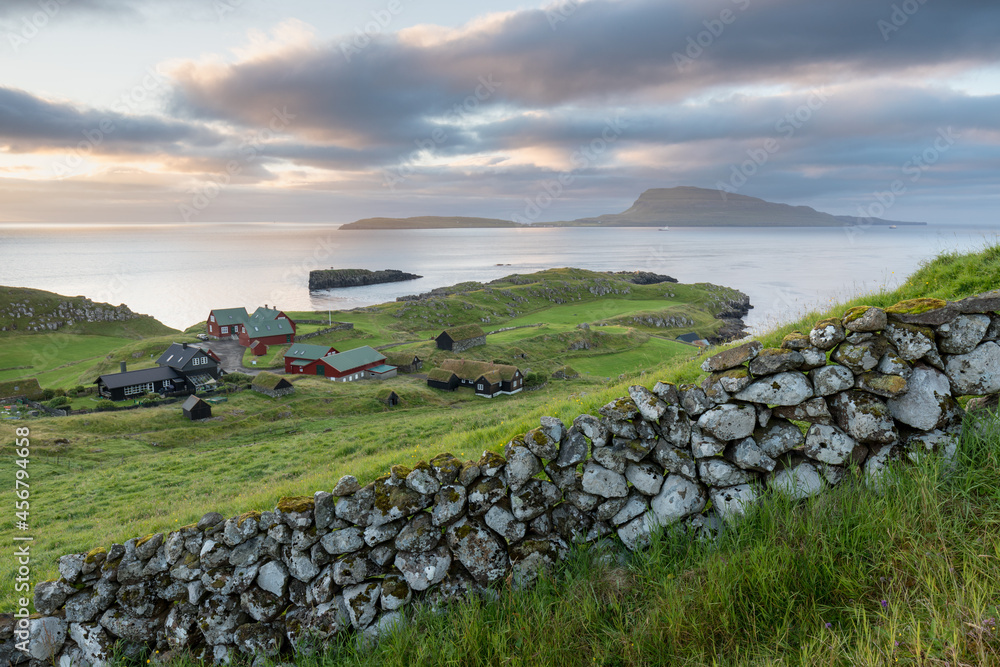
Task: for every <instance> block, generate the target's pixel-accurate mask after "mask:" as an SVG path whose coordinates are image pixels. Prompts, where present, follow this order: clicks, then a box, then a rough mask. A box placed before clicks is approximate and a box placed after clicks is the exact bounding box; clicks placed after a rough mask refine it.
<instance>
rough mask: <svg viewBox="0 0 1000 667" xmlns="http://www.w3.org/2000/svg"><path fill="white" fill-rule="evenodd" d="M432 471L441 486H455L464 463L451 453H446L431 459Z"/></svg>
mask: <svg viewBox="0 0 1000 667" xmlns="http://www.w3.org/2000/svg"><path fill="white" fill-rule="evenodd" d="M431 469H432V470H433V472H434V478H435V479H437V481H438V484H439V485H446V484H454V483H455V480H456V479H458V474H459V472H461V470H462V462H461V461H459V460H458V459H457V458H456V457H455V456H453V455H451V454H450V453H448V452H445V453H444V454H438V455H437V456H435V457H434V458H432V459H431ZM438 488H440V486H439V487H438ZM435 493H437V491H435Z"/></svg>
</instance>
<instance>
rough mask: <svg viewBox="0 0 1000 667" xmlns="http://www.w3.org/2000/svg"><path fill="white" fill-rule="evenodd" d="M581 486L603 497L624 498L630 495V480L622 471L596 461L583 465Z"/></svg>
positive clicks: (588, 491)
mask: <svg viewBox="0 0 1000 667" xmlns="http://www.w3.org/2000/svg"><path fill="white" fill-rule="evenodd" d="M581 488H582V489H583V490H584V491H585V492H587V493H590V494H593V495H595V496H600V497H602V498H624V497H625V496H627V495H628V482H627V481H626V479H625V475H624V474H622V473H617V472H614V471H613V470H608V469H607V468H605V467H604V466H602V465H601V464H599V463H596V462H594V461H588V462H587V463H586V464H585V465H584V466H583V479H582V481H581Z"/></svg>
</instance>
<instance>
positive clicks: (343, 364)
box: [94, 304, 524, 420]
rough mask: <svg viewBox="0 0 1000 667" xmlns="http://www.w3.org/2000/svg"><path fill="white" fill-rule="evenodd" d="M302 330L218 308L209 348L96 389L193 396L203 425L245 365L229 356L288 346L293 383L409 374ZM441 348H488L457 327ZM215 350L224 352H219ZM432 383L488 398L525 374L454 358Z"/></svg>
mask: <svg viewBox="0 0 1000 667" xmlns="http://www.w3.org/2000/svg"><path fill="white" fill-rule="evenodd" d="M297 330H298V325H297V323H296V321H295V320H293V319H292V318H291V317H289V316H288V315H287V314H286V313H285V312H284V311H282V310H279V309H276V308H270V307H268V306H267V305H266V304H265V305H264V306H262V307H259V308H257V309H256V310H255V311H254V312H253V313H252V314H250V313H248V311H247V309H246V308H242V307H241V308H224V309H214V310H212V311H211V312H210V313H209V315H208V318H207V320H206V327H205V333H204V334H198V335H197V338H198V339H199V340H200V341H202V342H200V343H173V344H172V345H170V347H169V348H167V349H166V350H165V351H164V352H163V353H162V354H161V355H160V356H159V358H158V359H157V360H156V366H155V367H153V368H144V369H140V370H129V369H128V367H127V364H126V362H121V365H120V370H119V372H117V373H107V374H103V375H101V376H100V377H98V378H97V379H96V380H94V384H95V385H96V386H97V393H98V395H99V396H100V397H102V398H105V399H108V400H111V401H115V402H122V401H129V400H136V399H138V398H140V397H144V396H147V395H150V394H158V395H160V396H162V397H168V396H170V397H178V396H185V395H187V396H189V398H188V399H187V400H186V401H185V402H184V404H183V407H182V410H183V413H184V416H185V417H187V418H189V419H192V420H198V419H204V418H208V417H211V405H210V404H209V403H208V402H206V401H205V400H203V399H202V398H200V397H199V396H198V394H199V393H202V394H204V393H211V392H212V391H214V390H215V389H216V388H217V387H218V386H219V381H220V379H221V378H222V377H223V376H224V375H226V373H227V372H233V370H232V369H235V368H237V367H238V366H239V362H234V361H232V360H227V359H226V357H227V356H230V355H232V354H236V355H237V356H239V355H240V354H241V353H242V351H243V349H248V350H249V351H250V353H251V354H252V355H253V356H254V357H263V356H265V355H267V354H268V352H269V351H270V350H271V348H273V347H274V346H287V349H285V350H284V352H283V353H282V356H283V360H284V368H283V370H284V375H287V376H292V377H293V378H294V377H298V376H304V375H313V376H318V377H322V378H326V379H329V380H330V381H333V382H356V381H360V380H384V379H387V378H392V377H395V376H396V375H397V373H399V372H400V371H401V368H400V366H396V365H392V364H389V363H386V362H387V357H386V356H385V355H384V354H382V353H381V352H379V351H378V350H376V349H374V348H372V347H370V346H367V345H364V346H361V347H356V348H353V349H349V350H338V349H337V348H336V347H334V346H332V345H314V344H310V343H304V342H299V341H300V339H301V338H303V337H300V336H298V335H297V334H296V332H297ZM435 343H436V345H437V347H438V349H441V350H447V351H450V352H455V353H460V352H464V351H466V350H469V349H471V348H474V347H477V346H480V345H485V344H486V334H485V333H484V332H483V330H482V329H481V328H480V327H478V326H476V325H464V326H458V327H452V328H450V329H446V330H444V331H442V332H441V333H440V334H439V335H438V336H437V338H436V339H435ZM234 344H236V345H238V347H234ZM213 347H216V348H217V349H219V350H220V351H219V352H216V351H215V350H213ZM223 350H224V351H223ZM240 358H241V357H240ZM227 361H228V362H229V363H227ZM251 363H253V364H255V363H256V361H252V362H251ZM422 367H423V361H422V360H421V359H420V358H419V357H416V356H414V357H413V358H412V359H411V360H410V361H409V363H408V364H405V365H404V366H403V367H402V371H403V372H410V373H412V372H418V371H420V370H421V369H422ZM227 368H228V369H230V370H229V371H227ZM239 372H247V373H248V374H252V375H253V376H254V377H255V379H254V381H253V382H252V384H251V388H252V389H253V390H255V391H257V392H259V393H262V394H265V395H268V396H272V397H278V396H283V395H287V394H289V393H291V392H293V391H294V386H293V384H292V382H290V381H289V379H288V378H284V377H278V378H275V377H274V375H275V374H274V373H271V372H268V371H254V370H252V369H248V368H240V369H239ZM426 378H427V386H428V387H431V388H434V389H439V390H443V391H455V390H457V389H459V388H462V387H468V388H470V389H471V390H472V391H473V393H474V394H475V395H476V396H482V397H485V398H493V397H495V396H500V395H510V394H516V393H518V392H520V391H521V390H522V389H523V388H524V373H523V372H522V371H521V369H519V368H518V367H516V366H513V365H509V364H497V363H491V362H485V361H475V360H464V359H449V360H446V361H444V362H443V363H442V365H441V367H439V368H435V369H433V370H431V371H430V372H429V373H427V375H426ZM394 396H395V394H392V395H390V397H389V403H390V404H394V403H395V402H398V397H395V399H393V397H394Z"/></svg>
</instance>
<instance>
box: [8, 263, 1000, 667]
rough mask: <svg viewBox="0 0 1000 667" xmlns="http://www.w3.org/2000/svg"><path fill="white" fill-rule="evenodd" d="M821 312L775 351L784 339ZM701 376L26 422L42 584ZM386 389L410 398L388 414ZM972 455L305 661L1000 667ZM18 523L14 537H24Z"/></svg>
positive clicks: (983, 476)
mask: <svg viewBox="0 0 1000 667" xmlns="http://www.w3.org/2000/svg"><path fill="white" fill-rule="evenodd" d="M997 285H1000V248H997V247H993V248H988V249H986V250H984V251H983V252H981V253H977V254H971V255H964V256H959V255H946V256H943V257H940V258H938V259H937V260H935V261H933V262H930V263H928V264H927V265H925V266H924V267H922V268H921V269H920V270H919V271H918V272H916V273H915V274H914V275H913V276H912V277H911V278H910V279H909V280H908V281H907V282H906V283H905V284H904V285H903V286H901V287H900V288H899V289H897V290H893V291H891V292H883V293H873V294H868V295H864V296H862V297H859V298H858V299H856V300H854V301H852V302H851V303H848V304H841V305H839V306H837V307H836V308H834V309H832V310H831V311H830V313H829V314H835V315H840V314H842V313H843V312H844V311H845V310H846V309H847V308H848V307H850V306H853V305H856V304H860V303H871V304H877V305H889V304H892V303H894V302H896V301H900V300H902V299H907V298H914V297H919V296H937V297H945V298H952V299H955V298H961V297H963V296H968V295H970V294H974V293H978V292H982V291H987V290H989V289H993V288H995V287H996V286H997ZM369 314H370V313H369ZM827 314H828V313H815V314H812V315H810V316H807V317H806V318H803V319H802V320H801V321H799V322H797V323H792V324H789V325H787V326H784V327H781V328H780V329H778V330H776V331H773V332H771V333H768V334H767V335H765V336H762V337H761V340H762V341H763V342H765V344H770V345H776V344H777V343H778V342H779V341H780V339H781V337H782V336H783V335H784V334H785V333H787V332H788V331H791V330H792V329H802V330H806V329H808V328H809V327H810V326H811V325H812V323H813V322H814V321H816V320H817V319H820V318H821V317H822V316H825V315H827ZM519 331H532V330H530V329H526V330H519ZM350 333H353V334H354V335H357V334H358V332H350ZM510 333H511V334H512V335H513V334H514V332H510ZM498 335H500V334H498ZM631 335H638V334H637V333H632V334H631ZM530 339H531V337H530V336H529V337H526V338H518V339H516V343H517V345H518V346H519V347H523V346H524V345H525V341H530ZM647 343H648V341H647ZM477 349H482V348H477ZM651 358H652V359H655V357H651ZM578 363H579V362H578V361H576V360H574V362H573V365H574V367H576V365H577V364H578ZM697 363H698V362H697V360H685V361H681V362H679V363H677V362H673V361H669V360H667V361H664V360H663V359H662V358H661V359H660V360H659V363H654V364H650V365H649V366H647V367H646V368H645V369H644V371H643V372H642V374H639V372H637V373H631V374H626V376H625V377H624V378H622V379H621V380H618V381H613V382H611V383H600V382H595V381H587V380H581V381H576V382H573V383H563V382H556V383H550V384H549V386H548V387H547V388H546V389H544V390H542V391H541V392H524V393H521V394H518V395H516V396H512V397H503V398H499V399H494V400H492V401H485V400H480V399H476V398H474V397H472V395H471V394H470V393H469V392H468V391H459V392H455V393H443V392H436V391H433V390H429V389H427V388H426V386H425V385H424V384H423V383H422V382H421V381H420V380H418V379H416V378H412V377H406V376H402V377H398V378H394V379H392V380H389V381H387V382H385V383H367V382H362V383H355V384H346V385H343V384H339V383H332V382H328V381H324V380H322V379H320V378H300V379H298V380H297V381H296V388H297V390H296V393H295V394H293V395H292V396H289V397H285V398H282V399H269V398H266V397H261V396H257V395H252V394H240V395H236V396H233V397H232V398H231V399H230V400H229V401H227V402H225V403H221V404H218V405H216V406H215V418H214V420H213V421H207V422H202V423H197V424H193V423H190V422H185V421H184V420H183V418H182V417H181V415H180V408H179V406H166V407H158V408H153V409H149V410H136V411H130V412H124V413H112V414H94V415H85V416H77V417H69V418H65V419H40V420H34V421H31V422H25V423H26V424H28V425H29V426H30V427H31V429H32V442H33V451H34V454H33V458H32V461H31V467H30V471H31V479H32V499H33V502H32V523H33V526H34V527H36V528H37V535H38V537H37V538H36V542H35V547H34V551H33V554H34V560H33V566H34V568H35V570H34V574H35V576H36V577H37V578H38V579H39V580H41V579H44V578H47V577H49V576H52V574H53V573H54V572H55V571H56V569H55V561H56V558H57V557H58V556H59V555H62V554H65V553H70V552H77V551H82V550H87V549H90V548H92V547H94V546H97V545H107V544H108V543H110V542H112V541H122V540H125V539H127V538H129V537H132V536H135V535H143V534H146V533H150V532H155V531H160V530H165V529H170V528H171V527H172V526H177V525H183V524H186V523H190V522H192V521H194V520H196V519H197V518H198V517H200V516H201V515H202V514H203V513H204V512H207V511H210V510H215V511H219V512H222V513H223V514H224V515H227V516H232V515H236V514H239V513H241V512H243V511H246V510H248V509H258V510H259V509H265V508H270V507H273V506H274V504H275V502H276V500H277V499H278V498H279V497H280V496H283V495H307V494H312V493H313V492H314V491H316V490H318V489H329V488H330V487H331V486H332V485H333V484H334V483H335V481H336V480H337V479H338V478H339V477H340V476H341V475H343V474H348V473H349V474H354V475H357V477H358V478H359V479H360V480H361V481H362V482H363V483H364V482H367V481H370V480H371V479H373V478H374V477H375V476H377V475H379V474H381V473H384V472H385V471H386V470H387V469H388V468H389V466H390V465H391V464H394V463H411V462H415V461H418V460H421V459H425V460H426V459H429V458H431V457H432V456H434V455H435V454H437V453H440V452H443V451H451V452H452V453H453V454H455V455H456V456H458V457H460V458H462V459H467V458H476V457H478V455H479V454H480V453H481V452H482V451H483V450H484V449H491V450H493V451H500V450H501V448H502V446H503V444H504V443H505V442H507V441H508V440H509V439H510V438H512V437H513V436H514V435H517V434H519V433H523V432H525V431H526V430H528V429H529V428H532V427H534V426H536V425H537V422H538V419H539V418H540V417H541V416H542V415H552V416H556V417H559V418H561V419H563V420H564V421H567V422H568V421H571V420H572V419H573V418H574V417H575V416H576V415H578V414H580V413H581V412H590V413H596V410H597V409H598V408H599V407H600V406H601V405H603V404H604V403H606V402H608V401H609V400H611V399H612V398H615V397H618V396H621V395H623V394H624V392H625V391H626V388H627V386H628V385H629V384H634V383H636V382H637V381H638V382H640V383H642V384H644V385H646V386H652V385H653V384H654V383H655V381H657V380H660V379H663V380H670V381H685V380H693V379H696V378H697V377H698V376H699V375H700V370H699V369H698V367H697ZM612 376H613V375H612ZM387 387H390V388H393V389H394V390H395V391H397V393H399V394H400V396H401V397H402V398H403V401H404V403H403V405H401V406H400V407H397V408H392V409H389V408H386V407H385V406H384V405H382V404H381V403H380V402H379V401H378V400H377V395H378V393H379V391H381V390H384V389H385V388H387ZM4 428H7V429H8V430H9V428H10V425H9V424H5V425H4ZM8 435H9V434H8ZM0 442H2V445H0V456H4V457H8V458H9V457H12V456H13V447H12V444H11V443H12V438H10V437H6V436H5V437H4V438H3V439H2V440H0ZM961 457H962V458H961V467H960V471H959V474H958V475H956V476H952V477H950V478H948V479H944V478H943V477H942V475H941V471H940V469H939V468H938V467H936V466H937V464H936V463H934V462H933V460H930V459H929V462H928V463H927V464H926V465H925V466H923V467H920V468H915V469H912V470H911V472H909V473H908V474H907V476H906V477H905V478H903V479H902V480H901V481H900V484H899V485H898V486H897V487H893V488H891V489H890V490H889V491H887V492H886V493H884V494H883V495H875V494H873V493H869V492H867V491H864V490H863V489H862V490H858V489H851V487H850V486H849V485H845V486H844V487H843V490H839V489H838V491H837V492H836V493H834V494H830V495H828V496H824V497H821V498H816V499H814V500H811V501H809V502H807V503H804V504H801V505H789V504H785V505H782V504H780V503H778V502H777V501H775V503H772V504H768V505H764V506H763V509H762V510H761V511H760V512H759V513H758V514H756V515H754V516H753V517H752V518H751V519H749V520H748V521H747V522H745V524H744V526H743V527H742V528H741V530H740V531H739V532H738V533H736V532H734V533H731V534H728V535H727V536H725V537H724V538H723V540H722V541H720V542H719V543H717V544H691V543H687V542H680V541H676V540H670V539H668V540H665V541H663V542H660V543H659V544H658V546H656V547H654V548H653V549H651V550H649V551H647V552H645V553H643V554H639V555H636V556H632V557H628V558H625V559H619V558H618V557H617V556H616V557H613V558H608V559H601V558H599V556H600V554H598V553H596V552H588V553H585V554H578V555H577V556H576V557H575V558H574V560H572V561H571V562H570V563H569V564H568V565H567V566H566V567H564V568H561V569H560V570H559V571H558V572H557V573H556V575H555V576H556V579H555V580H554V581H549V582H543V583H542V584H541V585H540V586H538V587H537V588H535V589H534V590H532V591H529V592H516V591H513V590H504V591H501V592H500V597H499V599H498V600H497V601H495V602H489V603H486V602H479V601H470V602H469V603H468V604H464V605H459V606H457V607H454V608H452V611H451V613H449V614H447V615H434V614H431V613H428V614H425V615H421V616H420V617H418V618H417V619H416V620H415V622H413V623H412V624H410V625H409V626H408V627H407V628H406V629H405V630H403V631H402V632H400V633H398V634H397V635H395V636H394V637H393V638H392V639H390V640H388V641H386V642H384V643H383V644H381V645H380V646H378V647H376V648H368V649H363V650H362V649H358V648H357V647H356V646H355V645H353V644H345V645H344V646H341V647H336V648H335V650H334V651H333V652H332V653H331V654H330V655H327V656H325V657H323V658H322V659H319V658H314V659H302V660H301V661H300V663H299V664H310V662H316V663H317V664H320V663H322V664H324V665H326V664H338V665H339V664H345V665H346V664H372V665H376V664H377V665H404V664H405V665H410V664H427V665H479V664H483V665H486V664H512V665H529V664H530V665H536V664H565V665H578V664H600V665H652V664H678V665H686V664H690V665H710V664H719V665H748V664H762V665H763V664H768V665H771V664H773V665H794V664H808V665H814V664H815V665H860V664H864V665H896V664H909V665H936V664H948V665H995V664H1000V643H998V639H997V632H996V629H995V628H996V625H992V626H991V625H990V624H989V623H990V621H989V619H990V618H993V619H994V620H993V622H994V623H996V622H1000V609H998V606H1000V589H998V588H997V585H996V582H997V581H1000V529H998V528H1000V485H998V483H997V479H1000V433H998V432H997V427H996V426H995V424H993V425H987V426H985V427H984V430H983V431H982V432H981V433H980V434H979V435H976V434H970V435H969V436H968V437H967V438H966V441H965V442H964V443H963V445H962V448H961ZM8 526H9V524H5V525H4V527H3V528H2V529H0V540H3V541H7V542H9V541H10V537H11V532H10V528H9V527H8ZM12 594H13V566H12V565H11V564H10V563H2V564H0V599H2V600H4V601H5V602H7V601H9V600H10V599H11V596H12ZM883 601H884V604H883ZM827 624H829V625H827Z"/></svg>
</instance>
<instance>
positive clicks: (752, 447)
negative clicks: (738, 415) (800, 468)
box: [723, 438, 777, 472]
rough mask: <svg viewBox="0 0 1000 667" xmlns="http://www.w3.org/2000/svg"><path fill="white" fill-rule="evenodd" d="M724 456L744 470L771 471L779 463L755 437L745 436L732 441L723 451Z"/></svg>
mask: <svg viewBox="0 0 1000 667" xmlns="http://www.w3.org/2000/svg"><path fill="white" fill-rule="evenodd" d="M723 456H725V458H726V460H727V461H729V462H731V463H733V464H735V465H736V466H738V467H739V468H742V469H743V470H756V471H758V472H771V471H772V470H774V467H775V465H777V462H776V461H775V460H774V459H773V458H772V457H770V456H768V455H767V454H766V453H765V452H764V450H763V449H761V448H760V447H759V446H758V445H757V441H756V440H754V439H753V438H744V439H742V440H740V441H738V442H733V443H730V444H729V446H727V447H726V451H725V452H723Z"/></svg>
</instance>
